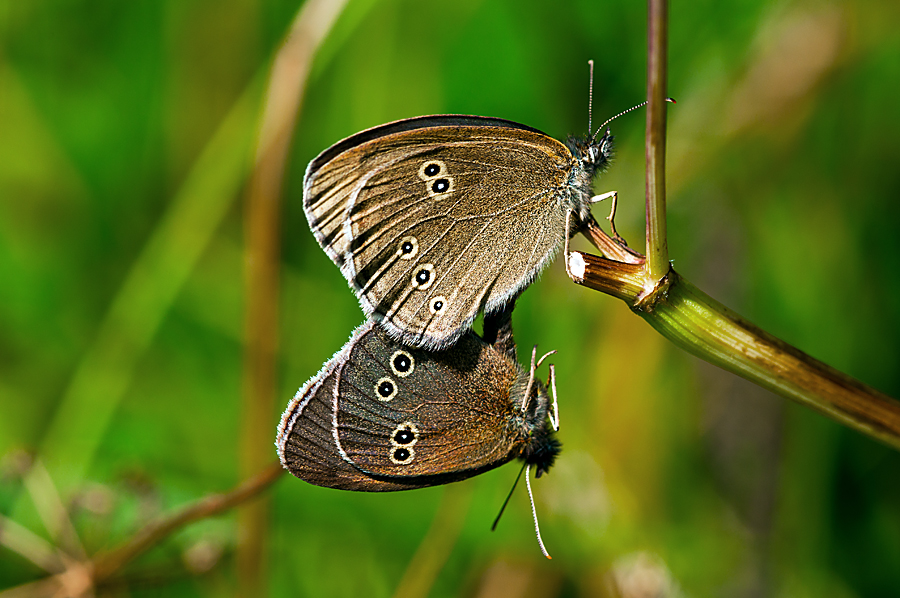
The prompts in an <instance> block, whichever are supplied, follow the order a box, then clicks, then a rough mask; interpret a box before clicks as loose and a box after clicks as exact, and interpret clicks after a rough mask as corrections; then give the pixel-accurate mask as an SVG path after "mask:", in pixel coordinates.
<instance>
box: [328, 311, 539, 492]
mask: <svg viewBox="0 0 900 598" xmlns="http://www.w3.org/2000/svg"><path fill="white" fill-rule="evenodd" d="M521 377H522V375H521V370H520V369H519V367H518V366H517V365H516V364H515V363H514V362H512V361H511V360H510V359H508V358H507V357H504V356H502V355H501V354H500V353H499V352H497V351H496V350H494V349H493V348H492V347H491V346H490V345H487V344H485V343H484V342H483V341H482V340H481V339H480V338H478V337H477V336H475V335H474V334H472V333H469V334H466V335H465V336H463V337H462V338H461V339H460V340H459V342H458V343H457V344H456V345H454V346H453V347H452V348H451V349H448V350H446V351H441V352H425V351H421V350H416V349H411V348H408V347H405V346H403V345H400V344H398V343H396V342H395V341H393V340H391V339H390V337H388V336H387V334H386V333H385V332H384V331H383V330H381V329H380V328H379V327H377V326H372V327H371V328H369V329H368V330H367V331H366V332H364V333H363V334H362V336H361V337H360V339H359V342H357V343H355V344H354V345H353V347H352V348H351V350H350V353H349V356H348V359H347V361H346V363H345V364H344V365H343V366H342V367H341V369H340V373H339V377H338V382H337V387H336V388H337V393H336V396H337V403H336V405H337V409H336V411H335V413H336V415H335V436H336V438H337V444H338V450H339V452H340V453H341V455H342V456H343V458H344V459H345V460H346V461H348V462H351V463H352V464H353V465H354V466H355V467H356V468H358V469H359V470H361V471H363V472H365V473H367V474H369V475H371V476H373V478H378V479H381V480H383V481H385V482H392V483H395V484H396V483H406V484H410V485H423V486H429V485H435V484H444V483H448V482H451V481H456V480H461V479H464V478H467V477H470V476H473V475H476V474H478V473H480V472H483V471H486V470H488V469H491V468H493V467H497V466H498V465H501V464H503V463H506V462H507V461H509V460H511V459H512V458H513V457H514V456H516V455H517V454H518V452H517V451H516V449H518V448H519V447H520V445H521V443H522V442H523V436H524V434H525V432H524V431H523V429H524V428H523V427H522V426H521V425H517V424H516V419H515V414H516V405H514V404H513V401H512V400H511V399H510V392H511V391H512V389H513V388H514V387H515V386H516V384H518V383H519V381H520V378H521Z"/></svg>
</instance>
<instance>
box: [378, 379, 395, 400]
mask: <svg viewBox="0 0 900 598" xmlns="http://www.w3.org/2000/svg"><path fill="white" fill-rule="evenodd" d="M375 394H376V395H377V396H378V399H379V400H381V401H390V400H391V399H393V398H394V397H396V396H397V384H396V383H395V382H394V381H393V380H391V379H390V378H388V377H387V376H385V377H384V378H381V379H380V380H378V382H376V383H375Z"/></svg>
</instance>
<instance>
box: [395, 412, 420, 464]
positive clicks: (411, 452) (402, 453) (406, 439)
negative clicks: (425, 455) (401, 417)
mask: <svg viewBox="0 0 900 598" xmlns="http://www.w3.org/2000/svg"><path fill="white" fill-rule="evenodd" d="M418 441H419V429H418V428H417V427H416V425H415V424H414V423H413V422H403V423H402V424H400V425H399V426H397V427H396V428H394V431H393V432H392V433H391V449H390V451H389V452H388V456H389V457H390V459H391V461H392V462H393V463H394V464H395V465H407V464H408V463H410V462H411V461H412V460H413V459H414V458H415V456H416V451H415V449H413V445H415V444H416V443H417V442H418Z"/></svg>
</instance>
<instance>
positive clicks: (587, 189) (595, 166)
mask: <svg viewBox="0 0 900 598" xmlns="http://www.w3.org/2000/svg"><path fill="white" fill-rule="evenodd" d="M612 142H613V136H612V135H611V134H610V132H609V130H607V131H606V133H605V134H604V135H603V136H602V137H600V139H596V135H592V136H586V137H582V138H576V137H569V138H568V139H567V140H566V147H568V148H569V151H571V152H572V167H571V169H570V170H569V180H568V188H569V209H571V210H573V211H574V212H575V214H577V215H578V218H579V219H580V220H581V221H582V222H585V221H586V220H587V219H588V218H589V216H590V213H591V198H592V197H593V196H594V192H593V188H592V183H593V180H594V175H595V174H597V173H598V172H602V171H603V170H605V169H606V166H607V165H608V164H609V160H610V158H611V157H612Z"/></svg>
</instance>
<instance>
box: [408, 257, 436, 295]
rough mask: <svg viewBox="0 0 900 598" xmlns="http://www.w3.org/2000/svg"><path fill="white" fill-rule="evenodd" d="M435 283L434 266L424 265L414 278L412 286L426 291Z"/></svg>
mask: <svg viewBox="0 0 900 598" xmlns="http://www.w3.org/2000/svg"><path fill="white" fill-rule="evenodd" d="M433 282H434V266H433V265H432V264H422V265H420V266H419V269H418V270H416V273H415V274H413V277H412V286H414V287H415V288H417V289H419V290H420V291H424V290H425V289H427V288H428V287H430V286H431V284H432V283H433Z"/></svg>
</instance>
